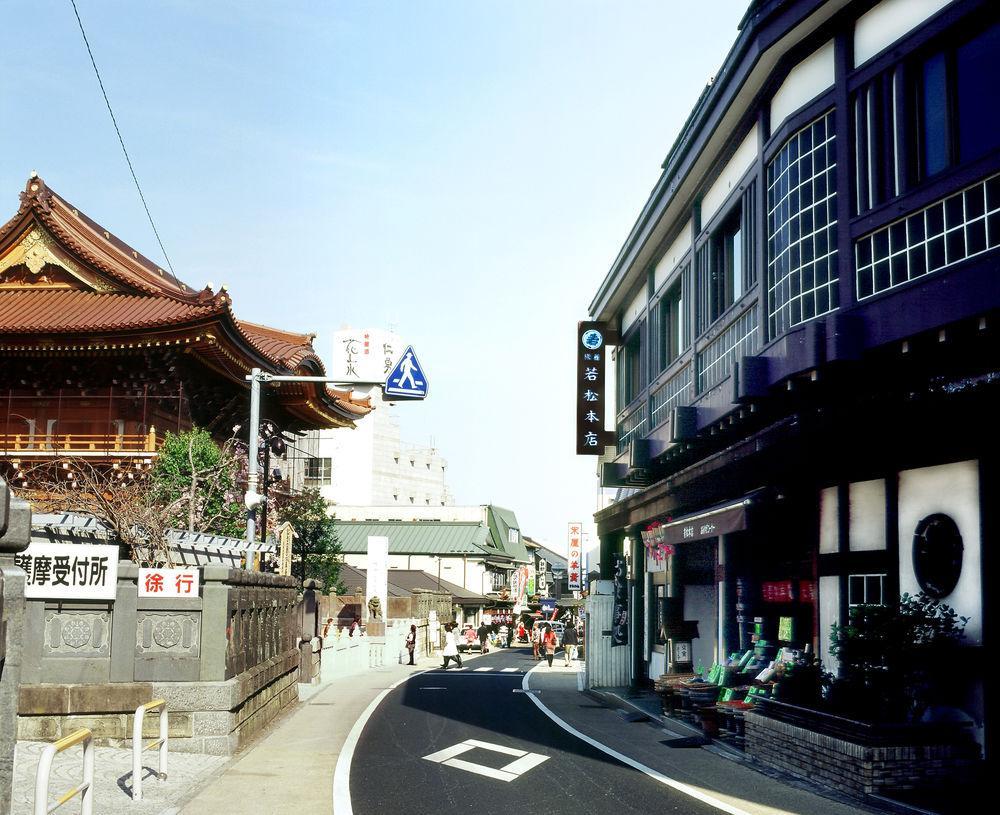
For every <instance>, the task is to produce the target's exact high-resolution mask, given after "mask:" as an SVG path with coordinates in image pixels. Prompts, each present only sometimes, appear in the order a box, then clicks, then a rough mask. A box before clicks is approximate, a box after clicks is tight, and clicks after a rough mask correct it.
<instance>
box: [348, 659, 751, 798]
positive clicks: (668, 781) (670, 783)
mask: <svg viewBox="0 0 1000 815" xmlns="http://www.w3.org/2000/svg"><path fill="white" fill-rule="evenodd" d="M540 667H541V665H536V666H535V667H534V668H532V669H531V670H530V671H528V672H527V673H526V674H525V675H524V679H522V680H521V687H522V688H524V692H525V695H526V696H527V697H528V698H529V699H530V700H531V701H532V702H534V703H535V706H536V707H537V708H538V709H539V710H540V711H542V713H544V714H545V715H546V716H548V717H549V718H550V719H551V720H552V721H554V722H555V723H556V724H557V725H559V726H560V727H561V728H562V729H563V730H565V731H566V732H567V733H569V734H571V735H573V736H576V737H577V738H578V739H580V740H581V741H584V742H586V743H587V744H589V745H590V746H591V747H595V748H597V749H598V750H600V751H601V752H602V753H606V754H607V755H609V756H611V757H613V758H617V759H618V760H619V761H620V762H622V763H623V764H627V765H628V766H629V767H632V768H633V769H636V770H638V771H639V772H641V773H643V774H645V775H648V776H649V777H650V778H652V779H653V780H654V781H658V782H659V783H661V784H663V785H664V786H667V787H670V788H671V789H674V790H677V792H681V793H683V794H684V795H689V796H691V797H692V798H694V799H696V800H698V801H701V802H702V803H703V804H708V805H709V806H711V807H715V808H716V809H718V810H720V811H722V812H727V813H729V815H750V813H749V812H747V811H746V810H745V809H740V808H739V807H735V806H733V805H732V804H727V803H726V802H725V801H722V800H720V799H718V798H716V797H715V796H712V795H707V794H706V793H704V792H702V791H701V790H699V789H697V788H695V787H692V786H691V785H690V784H685V783H684V782H683V781H678V780H677V779H676V778H671V777H670V776H668V775H664V774H663V773H661V772H658V771H656V770H654V769H652V768H651V767H647V766H646V765H645V764H642V763H640V762H638V761H636V760H635V759H634V758H629V757H628V756H626V755H624V754H622V753H619V752H618V751H617V750H613V749H612V748H610V747H608V746H607V745H606V744H601V742H599V741H597V740H596V739H592V738H591V737H590V736H588V735H586V734H584V733H581V732H580V731H579V730H577V729H576V728H575V727H573V726H572V725H571V724H569V723H568V722H564V721H563V720H562V719H560V718H559V717H558V716H557V715H556V714H555V713H553V712H552V711H551V710H549V709H548V708H547V707H546V706H545V703H544V702H542V701H541V700H540V699H539V698H538V697H537V696H536V693H537V691H531V690H529V682H530V679H531V674H532V672H533V671H535V670H537V669H538V668H540ZM508 766H509V765H508ZM504 769H507V768H506V767H505V768H504ZM338 815H339V813H338Z"/></svg>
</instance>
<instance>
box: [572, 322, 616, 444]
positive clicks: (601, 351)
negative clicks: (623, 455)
mask: <svg viewBox="0 0 1000 815" xmlns="http://www.w3.org/2000/svg"><path fill="white" fill-rule="evenodd" d="M612 333H613V332H612V329H611V328H609V326H608V324H607V323H600V322H581V323H577V336H576V340H577V341H576V352H577V356H576V452H577V455H581V456H600V455H603V454H604V448H605V447H606V446H608V445H611V444H614V443H615V434H614V433H613V432H611V431H607V430H605V429H604V419H605V412H606V407H605V405H606V393H605V377H604V370H605V361H606V360H605V356H606V354H605V346H606V345H614V343H615V342H616V341H617V340H616V336H617V335H615V337H613V336H612Z"/></svg>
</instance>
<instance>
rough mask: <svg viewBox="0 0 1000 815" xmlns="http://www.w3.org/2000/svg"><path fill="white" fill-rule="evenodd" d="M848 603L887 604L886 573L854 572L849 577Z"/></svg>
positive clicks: (861, 604) (859, 604)
mask: <svg viewBox="0 0 1000 815" xmlns="http://www.w3.org/2000/svg"><path fill="white" fill-rule="evenodd" d="M847 605H849V606H881V605H885V575H884V574H852V575H848V577H847Z"/></svg>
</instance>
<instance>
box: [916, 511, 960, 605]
mask: <svg viewBox="0 0 1000 815" xmlns="http://www.w3.org/2000/svg"><path fill="white" fill-rule="evenodd" d="M963 548H964V547H963V546H962V535H961V534H960V533H959V531H958V526H957V525H956V523H955V522H954V521H953V520H952V519H951V518H949V517H948V516H947V515H943V514H941V513H935V514H934V515H928V516H927V517H926V518H924V519H923V520H922V521H921V522H920V523H918V524H917V530H916V532H914V533H913V572H914V574H915V575H916V578H917V583H919V584H920V588H921V589H922V590H923V591H924V592H925V593H926V594H928V595H930V596H931V597H933V598H934V599H935V600H940V599H941V598H942V597H947V596H948V595H949V594H951V593H952V592H953V591H954V590H955V586H957V585H958V578H959V576H960V575H961V574H962V550H963Z"/></svg>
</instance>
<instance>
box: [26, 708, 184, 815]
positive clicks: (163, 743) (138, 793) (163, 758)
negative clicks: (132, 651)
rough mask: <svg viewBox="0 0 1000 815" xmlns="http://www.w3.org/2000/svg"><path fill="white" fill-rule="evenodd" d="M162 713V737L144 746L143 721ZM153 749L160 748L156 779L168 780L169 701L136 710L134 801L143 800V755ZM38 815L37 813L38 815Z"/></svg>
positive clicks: (133, 727)
mask: <svg viewBox="0 0 1000 815" xmlns="http://www.w3.org/2000/svg"><path fill="white" fill-rule="evenodd" d="M147 710H148V711H150V712H152V711H154V710H159V711H160V737H159V738H158V739H156V740H155V741H151V742H150V743H149V744H147V745H146V746H145V747H143V746H142V720H143V716H144V715H145V713H146V711H147ZM151 747H159V748H160V761H159V765H158V766H157V769H156V777H157V778H158V779H159V780H160V781H165V780H166V778H167V700H166V699H154V700H153V701H152V702H147V703H146V704H144V705H139V707H137V708H136V709H135V720H134V721H133V723H132V800H133V801H139V800H141V799H142V753H143V751H144V750H148V749H150V748H151ZM36 815H37V813H36Z"/></svg>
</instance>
